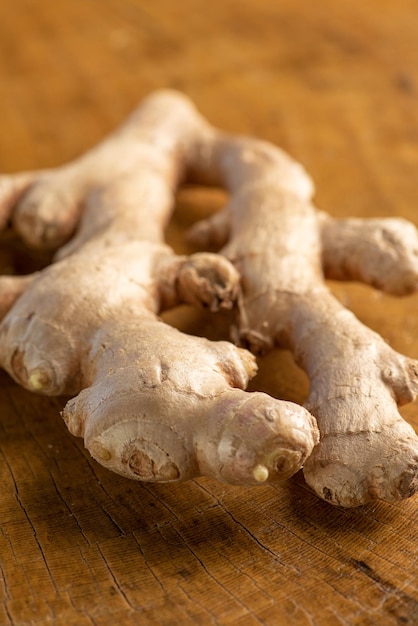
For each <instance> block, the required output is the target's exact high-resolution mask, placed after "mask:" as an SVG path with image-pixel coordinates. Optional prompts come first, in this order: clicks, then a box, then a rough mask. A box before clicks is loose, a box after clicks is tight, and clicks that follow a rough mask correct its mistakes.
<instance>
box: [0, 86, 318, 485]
mask: <svg viewBox="0 0 418 626" xmlns="http://www.w3.org/2000/svg"><path fill="white" fill-rule="evenodd" d="M199 129H200V119H199V118H198V117H197V116H196V115H195V114H194V112H193V108H192V106H191V105H190V103H188V101H187V100H186V99H184V98H182V97H180V96H179V95H176V94H173V93H171V92H160V93H157V94H155V95H153V96H151V97H149V98H148V99H146V100H145V101H144V102H143V104H142V105H141V106H140V107H139V108H138V110H137V111H136V112H135V113H134V114H133V116H132V117H131V118H129V119H128V121H127V122H126V123H125V125H124V126H122V127H121V128H120V129H119V130H117V131H116V132H115V133H114V134H113V135H111V136H110V137H109V138H108V139H107V140H105V141H104V142H103V143H102V144H100V145H99V146H97V147H96V148H95V149H93V150H92V151H90V152H88V153H87V154H86V155H84V156H83V157H81V158H80V159H79V160H77V161H75V162H73V163H70V164H69V165H66V166H64V167H61V168H58V169H56V170H50V171H45V172H34V173H25V174H21V175H16V176H2V177H0V190H1V193H0V214H1V216H2V221H3V225H5V224H6V223H7V222H11V223H12V224H13V227H14V228H15V230H16V231H17V232H18V233H20V235H21V236H22V238H23V239H24V241H26V243H28V244H29V245H30V246H33V247H37V248H50V249H57V248H58V247H60V246H61V247H60V249H59V250H58V252H57V254H56V259H55V262H54V263H53V264H52V265H51V266H49V267H47V268H46V269H45V270H43V271H41V272H39V273H37V274H33V275H31V276H25V277H10V276H8V277H2V278H1V279H0V314H1V315H2V317H3V320H2V322H1V324H0V364H1V366H2V367H3V368H4V369H5V370H7V372H9V374H10V375H11V376H12V377H13V378H14V379H15V380H16V381H17V382H18V383H20V384H21V385H22V386H24V387H25V388H27V389H29V390H31V391H34V392H37V393H42V394H47V395H67V396H72V399H71V400H69V402H68V403H67V405H66V406H65V409H64V411H63V417H64V420H65V422H66V424H67V425H68V428H69V430H70V431H71V432H72V433H73V434H75V435H77V436H80V437H83V438H84V442H85V445H86V447H87V448H88V450H89V451H90V453H91V454H92V456H93V457H94V458H95V459H97V460H98V461H99V462H100V463H102V464H103V465H105V466H106V467H108V468H109V469H111V470H113V471H115V472H118V473H120V474H122V475H124V476H128V477H130V478H136V479H140V480H149V481H176V480H185V479H189V478H192V477H194V476H199V475H202V474H204V475H209V476H213V477H215V478H217V479H219V480H222V481H226V482H230V483H236V484H249V485H256V484H260V483H265V482H267V481H275V480H276V481H277V480H283V479H285V478H288V477H289V476H291V475H292V474H293V473H294V472H296V471H297V470H298V469H300V467H301V466H302V465H303V463H304V461H305V460H306V458H307V457H308V455H309V454H310V453H311V451H312V449H313V446H314V445H315V444H316V443H317V441H318V432H317V427H316V423H315V420H314V418H313V417H312V416H311V415H310V414H309V413H308V411H307V410H306V409H304V408H303V407H299V406H297V405H295V404H292V403H289V402H282V401H279V400H276V399H274V398H271V397H269V396H268V395H266V394H263V393H251V394H250V393H247V392H245V391H244V389H245V387H246V385H247V383H248V381H249V379H250V378H251V376H253V375H254V373H255V371H256V364H255V359H254V357H253V356H252V355H251V354H250V353H249V352H247V351H246V350H244V349H241V348H237V347H235V346H234V345H232V344H231V343H229V342H226V341H224V342H222V341H221V342H210V341H208V340H207V339H205V338H199V337H191V336H188V335H185V334H182V333H180V332H179V331H177V330H176V329H174V328H172V327H170V326H169V325H167V324H165V323H163V322H162V321H161V320H160V319H159V317H158V314H159V313H160V312H161V311H162V310H164V309H166V308H169V307H172V306H175V305H177V304H178V303H180V302H188V303H191V304H194V305H200V306H205V307H208V308H210V309H212V310H217V309H219V308H222V307H226V308H228V307H231V306H232V305H233V303H234V302H235V301H236V298H237V296H238V293H239V277H238V274H237V272H236V270H235V269H234V268H233V266H232V265H231V264H230V262H229V261H227V260H226V259H225V258H223V257H221V256H219V255H214V254H209V253H198V254H195V255H192V256H191V257H184V256H177V255H175V254H174V253H173V251H172V250H171V249H170V248H169V247H168V246H167V245H166V244H165V243H164V240H163V234H164V228H165V226H166V224H167V221H168V219H169V217H170V215H171V211H172V207H173V201H174V191H175V189H176V188H177V186H178V185H179V184H180V182H181V181H182V179H183V177H184V175H185V169H186V166H187V161H188V158H189V157H190V156H191V154H190V151H191V147H192V146H193V145H194V141H195V138H196V137H197V136H198V134H199ZM64 244H65V245H64Z"/></svg>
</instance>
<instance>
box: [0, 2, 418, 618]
mask: <svg viewBox="0 0 418 626" xmlns="http://www.w3.org/2000/svg"><path fill="white" fill-rule="evenodd" d="M417 9H418V6H417V3H416V2H413V1H412V0H397V2H390V1H388V0H368V2H364V0H361V1H360V0H350V1H348V0H341V1H340V2H335V1H334V0H319V1H318V2H309V1H308V0H293V1H291V0H281V2H278V1H277V0H258V1H257V2H244V1H241V2H238V1H237V0H223V1H222V2H220V1H218V2H217V1H216V0H214V1H213V2H199V1H198V0H179V1H178V2H174V1H172V0H153V1H152V2H147V1H146V0H100V1H99V0H60V1H59V2H46V1H45V2H42V0H13V1H12V0H4V1H3V2H2V3H1V6H0V76H1V83H0V89H1V97H0V120H1V133H0V169H1V170H2V171H8V172H12V171H18V170H22V169H33V168H42V167H49V166H54V165H58V164H60V163H63V162H65V161H67V160H69V159H71V158H73V157H74V156H76V155H78V154H79V153H81V152H82V151H83V150H85V149H86V148H88V147H90V146H92V145H93V144H94V143H95V142H97V141H98V140H99V139H100V138H102V137H103V136H104V134H105V133H106V132H108V131H109V130H110V129H112V128H113V127H114V126H116V125H117V124H118V123H119V122H120V121H121V120H122V119H123V118H124V117H125V115H126V114H127V113H128V112H129V111H130V110H131V109H132V108H133V107H134V106H135V105H136V103H137V102H138V101H139V100H140V99H141V98H142V97H143V96H145V95H146V94H147V93H149V92H150V91H152V90H153V89H155V88H158V87H167V86H168V87H174V88H178V89H181V90H184V92H185V93H187V94H188V95H190V96H191V97H192V98H193V99H194V100H195V102H196V103H197V105H198V106H199V108H200V109H201V110H202V112H203V113H204V114H206V115H207V116H208V117H209V119H210V120H211V121H212V122H213V123H215V124H217V125H219V126H221V127H224V128H225V129H228V130H231V131H239V132H243V133H247V134H256V135H258V136H260V137H263V138H266V139H268V140H270V141H273V142H276V143H278V144H280V145H281V146H283V147H284V148H285V149H287V150H289V151H290V152H291V153H292V154H293V155H294V156H295V157H296V158H297V159H299V160H300V161H301V162H302V163H303V164H304V165H305V167H306V168H307V169H308V171H309V172H310V173H311V174H312V175H313V177H314V179H315V181H316V183H317V196H316V200H317V204H318V205H319V206H320V207H321V208H323V209H325V210H327V211H329V212H330V213H332V214H333V215H336V216H346V215H357V216H377V215H383V216H389V215H397V216H404V217H406V218H408V219H411V220H412V221H415V222H416V223H418V215H417V212H416V205H417V198H418V178H417V175H416V172H417V169H418V69H417V68H418V44H417V41H418V18H417ZM216 206H219V197H218V195H216V193H215V194H214V193H211V194H206V193H203V192H194V193H184V194H182V195H181V196H180V198H179V208H178V211H177V213H176V216H175V218H174V220H173V223H172V225H171V226H170V230H169V240H170V241H171V243H172V244H173V245H174V246H175V247H176V248H177V249H178V250H187V246H186V245H185V244H184V242H183V240H182V232H183V230H184V228H185V227H186V226H187V225H189V224H191V223H192V222H193V221H194V220H195V219H197V218H198V217H200V216H201V215H203V214H208V213H209V212H210V211H212V210H213V208H215V207H216ZM6 256H7V255H6V252H2V259H3V257H4V259H3V260H2V262H3V266H6V267H7V262H6ZM24 258H26V257H25V256H24V253H23V252H22V251H21V252H20V256H19V257H18V258H14V262H16V263H19V260H22V259H24ZM22 262H23V261H22ZM5 264H6V265H5ZM333 289H334V291H335V293H336V294H337V295H338V297H340V298H341V299H342V300H343V302H344V303H345V304H346V305H347V306H348V307H349V308H351V309H352V310H353V311H354V312H355V313H356V314H357V315H358V316H359V317H360V319H361V320H362V321H363V322H365V323H367V324H368V325H369V326H371V327H372V328H374V329H375V330H377V331H378V332H379V333H381V334H382V335H383V336H384V337H385V338H386V339H387V341H388V342H389V343H390V344H392V345H393V346H394V347H395V348H396V349H397V350H399V351H400V352H403V353H405V354H408V355H409V356H414V357H418V332H417V331H418V317H417V316H416V310H417V304H418V296H411V297H407V298H404V299H401V300H398V299H396V298H392V297H388V296H383V295H381V294H380V293H377V292H375V291H373V290H371V289H369V288H366V287H362V286H359V285H337V284H335V285H333ZM167 319H168V320H169V321H171V322H173V323H174V324H176V325H178V326H179V327H181V328H183V329H185V330H187V331H188V332H196V333H206V334H208V335H209V336H211V337H226V336H227V328H226V323H224V322H220V323H219V325H218V326H216V325H214V321H213V318H212V317H210V316H209V315H203V314H197V313H196V312H194V311H192V310H190V309H188V308H185V307H184V308H182V309H180V310H179V311H177V312H175V313H174V314H170V315H169V316H168V318H167ZM214 326H215V328H214ZM0 382H1V391H2V393H1V396H0V407H1V412H0V431H1V437H0V476H1V484H2V497H1V501H0V593H1V596H2V603H1V605H0V624H1V625H4V626H6V625H11V624H13V625H14V626H18V625H19V626H23V625H35V624H36V625H39V626H41V625H42V626H43V625H45V624H56V625H63V626H93V625H94V626H109V625H110V624H117V625H118V626H128V625H134V624H140V625H141V626H146V625H164V626H171V625H173V624H182V625H187V624H203V625H206V624H225V625H226V624H228V625H234V626H235V625H236V626H238V625H239V626H254V625H256V624H266V625H271V626H276V625H281V624H286V625H287V624H292V625H298V626H299V625H300V626H302V625H303V626H305V625H306V626H308V625H310V626H313V625H315V626H328V625H329V626H333V625H335V624H341V625H343V624H344V625H358V626H360V625H362V626H363V625H370V626H371V625H375V624H379V625H386V624H387V625H389V624H390V625H392V624H393V625H394V624H407V625H408V624H409V625H412V624H417V623H418V586H417V579H418V546H417V539H418V529H417V522H418V498H416V497H415V498H412V499H410V500H408V501H404V502H402V503H399V504H386V503H383V502H378V503H376V504H373V505H370V506H366V507H362V508H359V509H354V510H340V509H337V508H333V507H332V506H330V505H328V504H327V503H325V502H322V501H319V500H318V499H317V498H316V497H315V496H314V495H313V494H312V493H311V491H310V490H309V489H308V488H307V486H306V485H305V483H304V480H303V477H302V476H301V475H297V476H296V477H295V478H293V479H292V480H290V481H289V482H288V483H286V484H284V485H283V486H281V487H276V488H275V487H269V486H268V487H259V488H252V489H244V488H239V487H229V486H226V485H223V484H220V483H216V482H215V481H212V480H209V479H206V478H202V479H199V480H195V481H191V482H188V483H185V484H181V485H180V484H179V485H156V486H151V485H149V484H139V483H135V482H131V481H129V480H127V479H123V478H121V477H119V476H116V475H113V474H111V473H110V472H108V471H107V470H105V469H103V468H102V467H101V466H99V465H98V464H97V463H95V462H94V461H93V460H92V459H91V458H90V457H89V455H88V454H87V453H86V452H85V451H84V449H83V444H82V442H81V440H78V439H76V438H74V437H72V436H71V435H70V434H69V433H68V432H67V431H66V428H65V426H64V424H63V422H62V420H61V418H60V415H59V410H60V408H61V407H62V402H61V401H60V400H48V399H45V398H38V397H36V396H33V395H31V394H29V393H27V392H25V391H23V390H22V389H20V388H19V387H17V386H16V385H15V384H14V383H12V382H11V380H10V379H9V378H8V377H7V376H6V374H3V375H1V378H0ZM252 388H253V389H255V388H257V389H262V390H265V391H268V392H270V393H271V394H273V395H275V396H278V397H283V398H287V399H291V400H295V401H303V398H304V396H305V394H306V388H307V387H306V380H305V377H304V375H302V374H301V373H300V372H299V371H298V370H297V369H296V368H295V367H294V366H293V365H292V362H291V360H290V357H289V355H288V354H287V353H285V352H280V351H278V350H277V351H275V352H274V353H273V354H271V355H269V356H267V357H265V358H264V359H262V360H260V374H259V375H258V377H257V379H256V380H255V382H254V383H253V385H252ZM403 414H404V416H405V417H406V418H407V419H409V420H410V422H411V423H412V424H413V425H414V426H415V427H418V417H417V414H418V406H417V404H415V405H409V406H407V407H405V408H404V409H403Z"/></svg>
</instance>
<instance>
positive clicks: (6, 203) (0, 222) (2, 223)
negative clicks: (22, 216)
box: [0, 172, 39, 231]
mask: <svg viewBox="0 0 418 626" xmlns="http://www.w3.org/2000/svg"><path fill="white" fill-rule="evenodd" d="M38 176H39V172H36V173H33V172H23V173H21V174H10V175H8V174H3V175H0V231H1V230H4V228H5V227H6V225H7V223H8V221H9V219H10V216H11V213H12V210H14V208H15V206H16V204H17V203H18V201H19V200H20V198H21V197H22V196H23V194H24V193H25V192H26V191H27V190H28V189H29V187H30V185H31V183H32V182H33V181H34V180H35V178H36V177H38Z"/></svg>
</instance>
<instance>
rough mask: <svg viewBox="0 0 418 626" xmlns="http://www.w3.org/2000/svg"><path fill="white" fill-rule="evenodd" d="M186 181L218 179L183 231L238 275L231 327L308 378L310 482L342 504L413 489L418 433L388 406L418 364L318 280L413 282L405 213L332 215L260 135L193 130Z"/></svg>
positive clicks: (394, 287) (414, 387)
mask: <svg viewBox="0 0 418 626" xmlns="http://www.w3.org/2000/svg"><path fill="white" fill-rule="evenodd" d="M200 142H201V145H200V148H198V149H196V150H195V154H196V155H197V157H198V158H196V159H195V161H194V164H193V165H194V167H193V177H194V179H195V180H197V181H200V182H204V183H206V184H212V185H222V186H224V187H226V188H227V190H228V191H229V193H230V200H229V202H228V204H227V206H226V207H225V208H224V209H223V210H222V211H221V212H220V213H217V214H215V215H213V216H212V217H211V218H209V219H207V220H204V221H202V222H200V223H197V224H196V225H195V226H194V227H193V228H192V231H191V233H190V238H191V239H192V240H193V241H194V242H196V243H199V244H200V245H201V246H209V245H211V246H213V245H214V246H216V247H218V248H219V247H222V246H223V247H222V249H221V253H222V254H223V255H224V256H225V257H226V258H228V259H229V260H230V261H231V262H232V263H233V264H234V266H235V267H236V268H237V270H238V271H239V273H240V275H241V277H242V279H241V280H242V290H243V298H242V302H241V305H240V311H239V320H238V329H237V331H236V334H237V336H238V339H239V341H240V343H241V345H245V346H247V347H249V348H250V349H251V350H252V351H253V352H254V353H262V352H265V351H267V350H269V349H271V348H272V347H273V346H276V345H277V346H282V347H286V348H289V349H290V350H291V351H292V352H293V354H294V357H295V360H296V362H297V363H298V365H299V366H300V367H302V368H303V369H304V370H305V372H306V373H307V375H308V377H309V381H310V391H309V396H308V398H307V400H306V403H305V407H306V408H307V409H308V410H309V411H310V412H311V413H312V414H313V415H314V416H315V417H316V419H317V422H318V426H319V430H320V442H319V443H318V445H317V446H316V447H315V448H314V451H313V453H312V455H311V456H310V457H309V459H308V460H307V461H306V463H305V465H304V469H303V471H304V475H305V478H306V481H307V482H308V484H309V485H310V486H311V487H312V488H313V489H314V490H315V492H316V493H317V494H318V495H319V496H320V497H322V498H324V499H325V500H327V501H329V502H331V503H332V504H335V505H340V506H344V507H353V506H358V505H361V504H364V503H367V502H369V501H372V500H375V499H377V498H382V499H384V500H388V501H392V500H397V499H402V498H407V497H409V496H412V495H413V494H415V493H416V492H417V491H418V436H417V435H416V433H415V432H414V430H413V428H412V427H411V426H410V425H409V424H408V423H407V422H406V421H404V420H403V419H402V417H401V416H400V414H399V412H398V410H397V406H400V405H402V404H405V403H407V402H411V401H412V400H414V398H415V397H416V394H417V391H418V362H417V361H414V360H412V359H409V358H407V357H405V356H403V355H401V354H399V353H397V352H395V351H394V350H393V349H392V348H390V347H389V346H388V345H387V344H386V343H385V341H384V340H383V339H382V338H381V337H380V336H379V335H378V334H377V333H375V332H373V331H372V330H370V329H369V328H367V327H366V326H364V325H363V324H361V323H360V321H359V320H358V319H357V318H356V317H355V316H354V315H353V314H352V313H351V312H349V311H347V310H346V309H345V308H344V307H343V306H342V305H341V304H340V303H339V302H338V301H337V299H336V298H335V297H334V296H333V295H332V294H331V293H330V291H329V290H328V288H327V287H326V285H325V283H324V274H325V276H326V277H329V278H333V279H340V280H358V281H363V282H365V283H367V284H370V285H373V286H374V287H377V288H379V289H382V290H384V291H387V292H389V293H393V294H398V295H402V294H407V293H411V292H413V291H415V290H416V289H417V286H418V236H417V231H416V229H415V227H414V226H413V225H412V224H411V223H409V222H407V221H405V220H402V219H393V218H391V219H371V220H367V219H354V218H353V219H345V220H335V219H333V218H331V217H330V216H328V215H326V214H325V213H321V212H319V211H317V210H316V209H315V207H314V206H313V204H312V202H311V196H312V194H313V183H312V181H311V179H310V178H309V176H308V175H307V174H306V172H305V171H304V170H303V169H302V167H301V166H300V165H299V164H297V163H295V161H293V160H292V159H291V158H290V157H289V156H288V155H286V154H285V153H284V152H282V151H281V150H279V149H278V148H276V147H275V146H273V145H271V144H268V143H266V142H262V141H258V140H256V139H251V138H245V137H244V138H243V137H233V136H231V135H228V134H225V133H222V132H220V131H218V130H216V129H214V128H211V129H208V127H207V125H202V130H201V133H200Z"/></svg>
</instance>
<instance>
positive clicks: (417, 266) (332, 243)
mask: <svg viewBox="0 0 418 626" xmlns="http://www.w3.org/2000/svg"><path fill="white" fill-rule="evenodd" d="M321 240H322V263H323V268H324V272H325V275H326V277H327V278H332V279H335V280H358V281H361V282H364V283H366V284H368V285H372V286H373V287H376V288H377V289H380V290H381V291H385V292H387V293H390V294H394V295H398V296H402V295H406V294H409V293H414V292H415V291H416V290H417V287H418V237H417V230H416V228H415V226H414V225H413V224H411V222H408V221H407V220H404V219H401V218H386V219H383V218H381V219H376V218H375V219H358V218H357V219H355V218H347V219H340V220H336V219H333V218H331V217H330V216H328V215H326V214H325V213H322V214H321Z"/></svg>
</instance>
